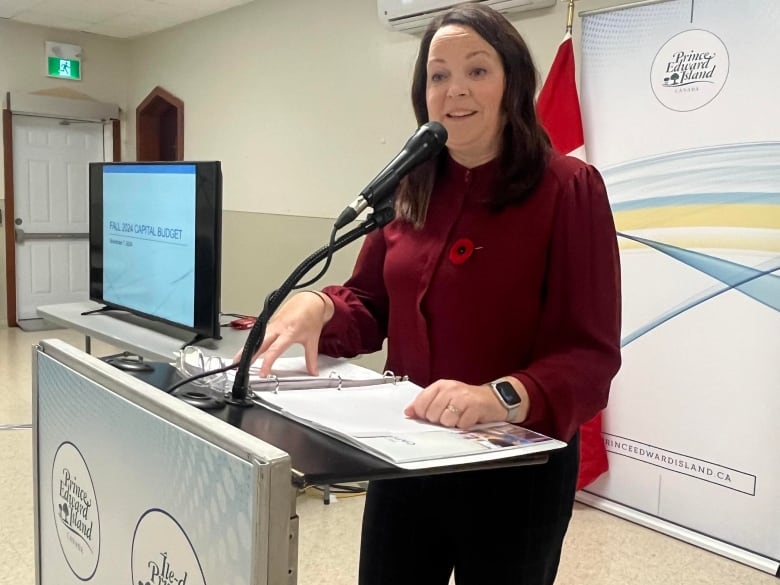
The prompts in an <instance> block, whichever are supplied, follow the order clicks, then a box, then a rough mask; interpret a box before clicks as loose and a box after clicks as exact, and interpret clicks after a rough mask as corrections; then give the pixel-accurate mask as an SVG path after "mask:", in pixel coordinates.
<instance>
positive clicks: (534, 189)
mask: <svg viewBox="0 0 780 585" xmlns="http://www.w3.org/2000/svg"><path fill="white" fill-rule="evenodd" d="M535 91H536V72H535V69H534V65H533V62H532V60H531V56H530V53H529V51H528V48H527V47H526V45H525V43H524V41H523V39H522V38H521V37H520V35H519V34H518V33H517V31H516V30H515V29H514V27H513V26H512V25H511V24H510V23H509V22H508V21H507V20H506V19H505V18H504V17H503V16H501V15H500V14H498V13H496V12H495V11H493V10H491V9H489V8H487V7H484V6H481V5H468V4H467V5H461V6H457V7H455V8H453V9H452V10H450V11H449V12H447V13H446V14H444V15H442V16H439V17H438V18H436V20H435V21H434V22H432V23H431V25H430V26H429V28H428V30H427V31H426V33H425V34H424V36H423V38H422V42H421V46H420V51H419V55H418V59H417V63H416V67H415V72H414V81H413V87H412V102H413V105H414V110H415V114H416V117H417V121H418V122H419V123H420V124H423V123H425V122H427V121H429V120H436V121H438V122H441V123H442V124H443V125H444V126H445V128H446V129H447V131H448V140H447V144H446V149H445V150H444V151H443V152H442V153H441V154H440V155H439V156H438V158H436V159H435V160H433V161H431V162H430V163H426V164H425V165H423V166H422V167H419V168H418V169H416V170H415V171H414V172H413V173H412V174H411V175H409V176H408V177H407V178H406V179H405V180H404V181H403V183H402V185H401V187H400V188H399V192H398V193H397V196H396V208H397V212H398V213H397V218H396V220H394V221H393V222H392V223H390V224H389V225H387V226H386V227H385V228H384V229H382V230H381V231H380V232H375V233H373V234H371V235H370V236H369V237H368V238H367V239H366V241H365V243H364V245H363V248H362V250H361V252H360V255H359V257H358V260H357V263H356V265H355V269H354V272H353V275H352V277H351V278H350V279H349V280H348V281H347V282H346V283H345V285H344V286H341V287H327V288H326V289H324V291H322V292H314V291H307V292H306V293H300V294H297V295H295V296H293V297H292V298H291V299H290V300H288V301H287V303H285V305H283V307H282V308H281V309H280V310H279V312H278V313H277V315H276V316H275V317H274V319H273V320H272V321H271V323H270V324H269V327H268V331H267V334H266V338H265V340H264V342H263V344H262V346H261V348H260V350H259V353H263V354H264V355H265V360H264V364H263V366H262V370H261V372H260V373H261V375H267V374H268V373H270V370H271V366H272V364H273V361H274V360H275V359H276V358H277V357H278V356H279V355H280V354H281V353H282V352H283V351H284V350H285V349H287V348H288V347H289V346H290V345H291V344H293V343H301V344H303V346H304V348H305V352H306V356H307V364H309V368H310V370H311V371H312V372H313V371H314V368H316V365H315V364H316V354H317V352H318V351H319V352H322V353H326V354H328V355H334V356H344V357H351V356H354V355H357V354H360V353H367V352H373V351H376V350H378V349H380V348H381V347H382V343H383V341H384V340H385V338H386V339H387V342H388V346H387V368H388V369H390V370H393V371H394V372H396V373H402V374H407V375H409V376H410V378H411V380H412V381H414V382H416V383H417V384H419V385H420V386H423V387H424V390H423V391H422V392H421V393H420V394H419V396H418V397H417V398H416V399H415V401H414V403H413V404H410V405H409V406H408V407H407V409H406V414H407V415H409V416H412V417H416V418H420V419H425V420H428V421H431V422H433V423H438V424H441V425H444V426H448V427H460V428H467V427H469V426H472V425H474V424H476V423H482V422H493V421H504V420H508V421H511V422H514V423H518V424H521V425H522V426H525V427H528V428H531V429H533V430H537V431H539V432H542V433H544V434H547V435H551V436H553V437H556V438H559V439H562V440H564V441H567V442H568V447H567V448H565V449H562V450H560V451H557V452H555V453H554V454H553V455H551V456H550V460H549V462H548V463H546V464H544V465H535V466H517V467H511V468H505V469H499V470H489V471H472V472H464V473H455V474H445V475H434V476H430V477H421V478H411V479H401V480H384V481H374V482H371V484H370V486H369V489H368V494H367V499H366V505H365V512H364V519H363V533H362V543H361V560H360V583H362V584H365V585H369V584H370V585H378V584H394V585H398V584H403V585H409V584H415V583H420V584H426V585H432V584H434V585H435V584H446V583H447V582H448V579H449V576H450V574H451V572H452V570H453V569H454V571H455V579H456V582H457V583H458V585H487V584H490V585H493V584H503V583H516V584H523V585H537V584H538V585H542V584H548V585H549V584H552V583H553V581H554V579H555V574H556V571H557V567H558V562H559V558H560V553H561V546H562V543H563V538H564V534H565V532H566V528H567V526H568V522H569V519H570V517H571V510H572V505H573V500H574V491H575V483H576V478H577V464H578V435H577V429H578V428H579V426H580V424H582V423H583V422H585V421H587V420H588V419H590V418H591V417H592V416H594V415H595V414H596V412H598V411H599V410H600V409H602V408H603V407H604V406H605V405H606V403H607V396H608V392H609V385H610V381H611V379H612V377H613V376H614V375H615V373H616V372H617V370H618V368H619V364H620V353H619V330H620V316H619V315H620V293H619V265H618V253H617V246H616V238H615V229H614V225H613V221H612V216H611V213H610V209H609V204H608V201H607V196H606V192H605V188H604V185H603V182H602V180H601V177H600V176H599V174H598V172H597V171H596V170H595V169H594V168H592V167H590V166H588V165H586V164H585V163H583V162H581V161H579V160H577V159H573V158H569V157H564V156H561V155H559V154H557V153H554V152H552V151H551V149H550V146H549V141H548V139H547V136H546V134H545V133H544V131H543V129H542V128H541V126H540V125H539V123H538V122H537V119H536V113H535V108H534V95H535ZM312 292H314V294H312ZM317 297H319V298H317Z"/></svg>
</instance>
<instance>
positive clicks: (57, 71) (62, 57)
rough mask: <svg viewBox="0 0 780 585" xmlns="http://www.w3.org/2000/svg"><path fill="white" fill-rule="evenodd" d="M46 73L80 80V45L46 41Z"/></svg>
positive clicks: (61, 77)
mask: <svg viewBox="0 0 780 585" xmlns="http://www.w3.org/2000/svg"><path fill="white" fill-rule="evenodd" d="M46 75H48V76H49V77H56V78H58V79H72V80H75V81H80V80H81V47H79V46H78V45H68V44H65V43H55V42H51V41H46Z"/></svg>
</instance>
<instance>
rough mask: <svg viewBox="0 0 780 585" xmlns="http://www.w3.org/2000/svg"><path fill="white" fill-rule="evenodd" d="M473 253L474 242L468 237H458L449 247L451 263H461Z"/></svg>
mask: <svg viewBox="0 0 780 585" xmlns="http://www.w3.org/2000/svg"><path fill="white" fill-rule="evenodd" d="M473 253H474V242H472V241H471V240H469V239H468V238H460V239H459V240H456V241H455V243H454V244H452V247H451V248H450V254H449V258H450V262H452V263H453V264H463V263H464V262H465V261H466V260H468V259H469V258H471V255H472V254H473Z"/></svg>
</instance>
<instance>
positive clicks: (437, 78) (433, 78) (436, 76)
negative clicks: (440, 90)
mask: <svg viewBox="0 0 780 585" xmlns="http://www.w3.org/2000/svg"><path fill="white" fill-rule="evenodd" d="M444 78H445V75H444V73H432V74H431V81H433V82H434V83H435V82H438V81H442V80H443V79H444Z"/></svg>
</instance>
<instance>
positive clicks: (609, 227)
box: [513, 165, 620, 440]
mask: <svg viewBox="0 0 780 585" xmlns="http://www.w3.org/2000/svg"><path fill="white" fill-rule="evenodd" d="M619 367H620V260H619V256H618V247H617V237H616V234H615V226H614V222H613V219H612V212H611V210H610V207H609V201H608V199H607V193H606V188H605V187H604V183H603V181H602V179H601V176H600V175H599V173H598V171H597V170H596V169H595V168H593V167H591V166H587V165H582V166H580V167H579V168H577V169H576V170H575V172H574V174H573V175H570V176H569V178H568V179H562V185H561V193H560V197H559V198H558V201H557V204H556V209H555V216H554V225H553V230H552V236H551V243H550V250H549V261H548V275H547V279H546V294H545V298H544V302H543V306H542V315H541V320H540V328H539V332H538V335H537V337H536V342H535V344H534V348H533V354H532V359H531V361H530V363H529V366H528V367H527V368H525V369H524V370H521V371H518V372H514V373H513V375H514V376H515V377H517V378H518V379H519V380H520V381H521V382H523V384H524V385H525V387H526V388H527V390H528V393H529V398H530V402H531V410H530V412H529V416H528V418H527V419H526V421H525V422H524V423H523V425H524V426H528V427H531V428H536V429H538V430H539V431H541V432H543V433H546V434H550V435H552V436H555V437H559V438H562V439H564V440H568V439H569V438H571V436H572V435H573V434H574V433H575V432H576V431H577V429H578V428H579V426H580V425H581V424H582V423H584V422H586V421H588V420H590V419H591V418H592V417H593V416H595V414H596V413H597V412H598V411H599V410H601V409H603V408H604V407H605V406H606V404H607V398H608V395H609V388H610V383H611V380H612V378H613V377H614V375H615V374H616V373H617V371H618V369H619Z"/></svg>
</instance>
